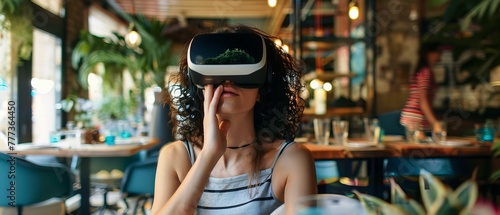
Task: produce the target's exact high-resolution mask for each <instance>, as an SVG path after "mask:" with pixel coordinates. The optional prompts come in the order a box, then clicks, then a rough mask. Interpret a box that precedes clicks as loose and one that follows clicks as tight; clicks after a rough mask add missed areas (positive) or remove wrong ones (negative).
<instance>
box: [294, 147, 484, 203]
mask: <svg viewBox="0 0 500 215" xmlns="http://www.w3.org/2000/svg"><path fill="white" fill-rule="evenodd" d="M449 139H453V138H452V137H450V138H449ZM460 140H464V139H460ZM466 140H467V141H471V143H472V145H467V146H454V147H450V146H443V145H437V144H410V143H407V142H404V141H394V142H384V143H383V146H380V147H369V148H351V147H345V146H340V145H328V146H327V145H318V144H313V143H303V145H304V146H306V147H307V148H308V149H309V150H310V151H311V153H312V154H313V157H314V159H315V160H342V159H355V160H366V161H367V162H368V177H369V181H370V182H369V185H368V186H369V187H368V193H369V194H371V195H374V196H378V197H382V195H383V186H381V185H382V184H383V180H384V159H386V158H395V157H401V158H440V157H441V158H442V157H463V158H491V157H492V156H493V153H492V151H491V144H479V143H477V142H476V141H474V140H472V139H466Z"/></svg>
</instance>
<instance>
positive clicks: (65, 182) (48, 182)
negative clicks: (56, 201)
mask: <svg viewBox="0 0 500 215" xmlns="http://www.w3.org/2000/svg"><path fill="white" fill-rule="evenodd" d="M0 160H2V162H0V172H3V173H6V174H8V175H5V177H6V178H5V179H2V181H4V180H7V182H6V183H5V182H3V183H2V189H0V196H2V198H0V206H3V207H9V206H12V205H14V206H15V207H16V208H17V214H19V215H21V214H22V213H23V207H25V206H30V205H33V204H36V203H40V202H43V201H46V200H48V199H51V198H54V197H68V196H70V195H71V194H73V183H74V176H73V174H72V173H71V171H70V170H69V168H68V167H66V166H64V165H62V164H55V163H54V164H35V163H32V162H30V161H27V160H25V159H23V158H21V157H16V156H11V155H8V154H5V153H0ZM4 183H5V184H4ZM7 197H9V198H7ZM11 197H12V198H11Z"/></svg>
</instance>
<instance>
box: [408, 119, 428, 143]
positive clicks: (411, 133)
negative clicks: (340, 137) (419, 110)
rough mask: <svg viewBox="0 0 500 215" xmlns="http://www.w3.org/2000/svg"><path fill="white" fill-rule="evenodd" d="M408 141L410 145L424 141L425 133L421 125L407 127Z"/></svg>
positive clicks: (415, 124) (410, 124)
mask: <svg viewBox="0 0 500 215" xmlns="http://www.w3.org/2000/svg"><path fill="white" fill-rule="evenodd" d="M405 133H406V140H407V141H408V142H409V143H417V144H418V143H420V140H424V139H425V138H426V137H425V132H424V130H423V128H422V126H421V125H420V123H409V124H406V125H405Z"/></svg>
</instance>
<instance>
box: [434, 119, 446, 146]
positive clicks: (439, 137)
mask: <svg viewBox="0 0 500 215" xmlns="http://www.w3.org/2000/svg"><path fill="white" fill-rule="evenodd" d="M432 139H433V140H434V143H437V144H439V143H442V142H444V141H446V122H443V121H438V122H436V123H434V125H432Z"/></svg>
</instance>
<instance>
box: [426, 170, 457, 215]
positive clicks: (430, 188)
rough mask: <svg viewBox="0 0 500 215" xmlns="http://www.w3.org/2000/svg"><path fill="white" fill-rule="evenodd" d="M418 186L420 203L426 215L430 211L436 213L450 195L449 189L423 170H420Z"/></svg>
mask: <svg viewBox="0 0 500 215" xmlns="http://www.w3.org/2000/svg"><path fill="white" fill-rule="evenodd" d="M419 186H420V193H421V195H422V201H423V203H424V206H425V209H427V212H428V214H432V213H430V211H432V210H433V211H437V209H438V208H439V207H441V205H442V204H443V202H444V200H445V199H446V196H447V195H448V193H450V191H449V188H447V187H446V186H445V185H444V184H443V183H442V182H441V181H440V180H439V179H438V178H436V177H435V176H433V175H432V174H431V173H429V172H427V171H425V170H423V169H422V170H420V178H419Z"/></svg>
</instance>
